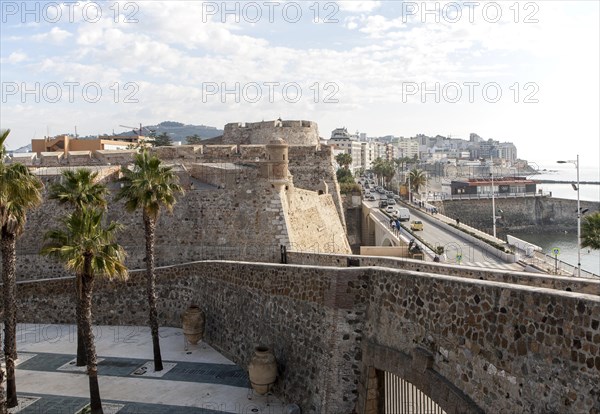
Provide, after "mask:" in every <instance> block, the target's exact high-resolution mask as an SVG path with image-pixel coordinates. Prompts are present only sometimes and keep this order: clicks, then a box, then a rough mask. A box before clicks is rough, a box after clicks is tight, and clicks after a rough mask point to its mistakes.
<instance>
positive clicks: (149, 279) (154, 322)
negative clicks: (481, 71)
mask: <svg viewBox="0 0 600 414" xmlns="http://www.w3.org/2000/svg"><path fill="white" fill-rule="evenodd" d="M143 216H144V228H145V231H146V292H147V294H148V307H149V310H150V316H149V322H150V332H151V333H152V349H153V351H154V370H155V371H162V369H163V364H162V356H161V355H160V342H159V337H158V311H157V310H156V282H155V275H154V232H155V230H156V221H155V220H154V219H153V218H152V217H150V216H149V215H148V214H146V212H144V213H143Z"/></svg>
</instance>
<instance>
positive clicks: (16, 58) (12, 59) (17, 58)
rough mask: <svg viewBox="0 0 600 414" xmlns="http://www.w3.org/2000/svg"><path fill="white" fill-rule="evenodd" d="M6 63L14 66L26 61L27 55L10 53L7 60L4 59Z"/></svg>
mask: <svg viewBox="0 0 600 414" xmlns="http://www.w3.org/2000/svg"><path fill="white" fill-rule="evenodd" d="M6 60H7V62H8V63H12V64H16V63H20V62H23V61H25V60H27V54H26V53H22V52H12V53H11V54H10V55H9V56H8V59H6Z"/></svg>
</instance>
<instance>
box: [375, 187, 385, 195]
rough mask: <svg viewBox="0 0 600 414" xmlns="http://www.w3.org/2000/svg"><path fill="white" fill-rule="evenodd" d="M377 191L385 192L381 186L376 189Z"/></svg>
mask: <svg viewBox="0 0 600 414" xmlns="http://www.w3.org/2000/svg"><path fill="white" fill-rule="evenodd" d="M377 192H378V193H379V194H385V190H384V189H383V188H381V187H379V188H378V189H377Z"/></svg>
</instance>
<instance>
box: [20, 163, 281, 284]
mask: <svg viewBox="0 0 600 414" xmlns="http://www.w3.org/2000/svg"><path fill="white" fill-rule="evenodd" d="M242 171H243V173H248V172H247V171H250V172H249V174H252V173H253V171H254V170H252V169H249V170H242ZM218 177H223V176H219V175H217V178H218ZM224 177H225V181H224V182H225V183H228V182H229V181H227V179H228V178H227V177H228V176H224ZM229 178H231V177H229ZM232 179H233V180H235V175H234V176H233V177H232ZM251 182H252V181H251V180H247V181H244V184H243V185H242V186H243V188H242V189H241V190H240V188H239V186H232V187H229V186H225V187H226V188H221V189H217V187H214V188H213V189H192V190H188V191H187V192H186V193H185V195H184V196H181V197H179V198H178V201H177V203H176V204H175V206H174V209H173V213H172V214H168V213H167V212H166V211H164V210H163V211H162V213H161V215H160V217H159V220H158V224H157V228H156V255H155V257H156V260H157V264H158V265H169V264H177V263H186V262H190V261H195V260H204V259H231V260H235V259H239V260H250V261H266V262H270V261H275V260H278V258H279V250H280V245H281V244H288V243H289V239H288V233H287V232H288V229H287V226H286V223H285V213H284V211H283V208H282V206H281V195H280V194H279V192H277V191H275V190H274V189H273V188H271V186H270V185H268V184H267V183H262V184H261V183H260V182H257V181H254V184H253V185H251ZM111 187H112V191H111V196H110V198H111V199H112V197H113V196H114V194H115V191H116V190H117V186H111ZM70 211H71V208H70V207H68V206H64V205H60V204H58V203H57V202H56V201H53V200H45V201H44V202H43V204H42V207H40V208H38V209H35V210H32V211H31V212H30V213H29V214H28V220H27V224H26V227H25V231H24V233H23V235H22V236H21V237H20V238H19V239H18V241H17V278H18V279H19V280H25V279H39V278H48V277H62V276H67V275H69V274H68V273H67V272H66V271H65V270H64V269H63V268H62V266H60V265H58V264H56V263H54V262H52V261H51V260H49V259H48V258H45V257H41V256H39V251H40V250H41V247H42V246H43V237H44V234H45V233H46V232H47V231H48V230H50V229H52V228H58V227H59V226H60V220H61V218H62V217H64V216H65V215H66V214H67V213H68V212H70ZM107 219H108V220H112V221H118V222H120V223H121V224H123V225H124V230H123V231H122V232H121V233H120V234H119V236H118V242H119V243H120V244H122V245H123V246H124V248H125V250H126V252H127V259H126V260H127V265H128V266H129V267H130V268H141V267H143V266H144V262H143V260H144V258H145V255H146V253H145V248H144V240H145V238H144V225H143V221H142V217H141V212H139V211H137V212H135V213H129V212H127V211H125V208H124V202H115V201H110V202H109V203H108V211H107Z"/></svg>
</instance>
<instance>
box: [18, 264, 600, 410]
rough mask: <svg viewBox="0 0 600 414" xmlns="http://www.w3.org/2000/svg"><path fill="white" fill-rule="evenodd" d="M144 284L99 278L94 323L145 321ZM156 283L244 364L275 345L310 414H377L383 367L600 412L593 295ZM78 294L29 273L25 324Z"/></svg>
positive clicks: (456, 389) (477, 397)
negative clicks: (198, 312)
mask: <svg viewBox="0 0 600 414" xmlns="http://www.w3.org/2000/svg"><path fill="white" fill-rule="evenodd" d="M143 287H144V277H143V272H142V271H134V272H131V274H130V279H129V280H128V281H126V282H118V281H113V282H107V281H101V280H98V281H97V283H96V285H95V292H94V323H95V324H98V325H119V326H124V325H125V326H126V325H144V324H146V319H147V309H146V295H145V293H144V292H145V289H144V288H143ZM157 290H158V308H159V319H160V323H161V325H162V326H175V327H180V326H181V315H182V313H183V312H184V311H185V309H186V308H187V306H188V305H189V304H191V303H195V304H198V305H200V306H201V307H202V308H203V309H204V312H205V313H206V333H205V340H206V342H207V343H209V344H210V345H211V346H214V347H215V348H216V349H218V350H219V351H220V352H222V353H223V354H224V355H226V356H227V357H229V358H231V359H232V360H233V361H235V362H236V363H238V364H240V365H241V366H243V367H246V366H247V364H248V362H249V358H250V357H251V354H252V351H253V348H254V346H255V345H257V344H267V345H270V346H272V347H273V349H274V352H275V355H276V358H277V362H278V380H277V383H276V385H275V389H274V391H275V393H276V394H278V395H280V396H281V397H282V398H283V399H284V400H285V401H286V402H293V403H297V404H299V405H300V406H301V408H302V410H303V412H304V413H313V414H316V413H322V414H344V413H348V414H349V413H353V412H356V413H361V414H362V413H365V412H366V411H365V410H366V409H367V408H368V409H369V412H377V411H376V405H373V404H372V402H373V401H374V399H377V398H378V391H379V389H380V388H379V386H378V385H377V384H376V381H374V379H376V377H374V376H373V375H372V373H373V372H376V371H388V372H391V373H394V374H396V375H399V376H401V377H402V378H404V379H406V380H408V381H410V382H411V383H413V384H414V385H415V386H416V387H417V388H419V389H420V390H422V391H423V392H425V393H426V394H427V395H428V396H430V397H431V398H432V399H433V400H434V401H435V402H436V403H438V404H439V405H440V406H441V407H442V408H443V409H444V410H445V411H446V412H448V413H470V412H474V413H483V412H486V413H515V412H527V413H583V412H586V413H588V412H592V413H594V412H598V411H599V410H600V385H599V383H598V378H599V376H600V357H599V356H598V355H599V353H600V350H599V348H600V329H599V324H600V297H599V296H597V295H590V294H583V293H575V292H565V291H559V290H555V289H546V288H540V287H532V286H518V285H514V284H507V283H501V282H495V281H487V280H478V279H467V278H462V277H455V276H448V275H444V274H439V273H438V274H435V273H426V272H424V271H420V272H415V271H411V270H405V269H389V268H381V267H352V268H335V267H323V266H304V265H281V264H266V263H244V262H224V261H206V262H198V263H189V264H182V265H176V266H169V267H162V268H159V269H157ZM74 294H75V289H74V281H73V279H72V278H66V279H53V280H45V281H22V282H19V283H18V286H17V298H18V318H19V321H20V322H27V323H33V324H49V323H69V324H72V323H74V321H75V314H74V312H75V309H74V308H75V305H74V304H75V301H74V300H73V295H74ZM38 326H42V325H38ZM24 334H27V333H24ZM30 334H35V333H30ZM39 338H40V340H44V337H43V335H41V336H40V337H39ZM73 346H74V347H75V343H73ZM148 352H149V355H150V353H151V350H148ZM100 375H102V370H101V369H100ZM374 407H375V411H373V408H374Z"/></svg>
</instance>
